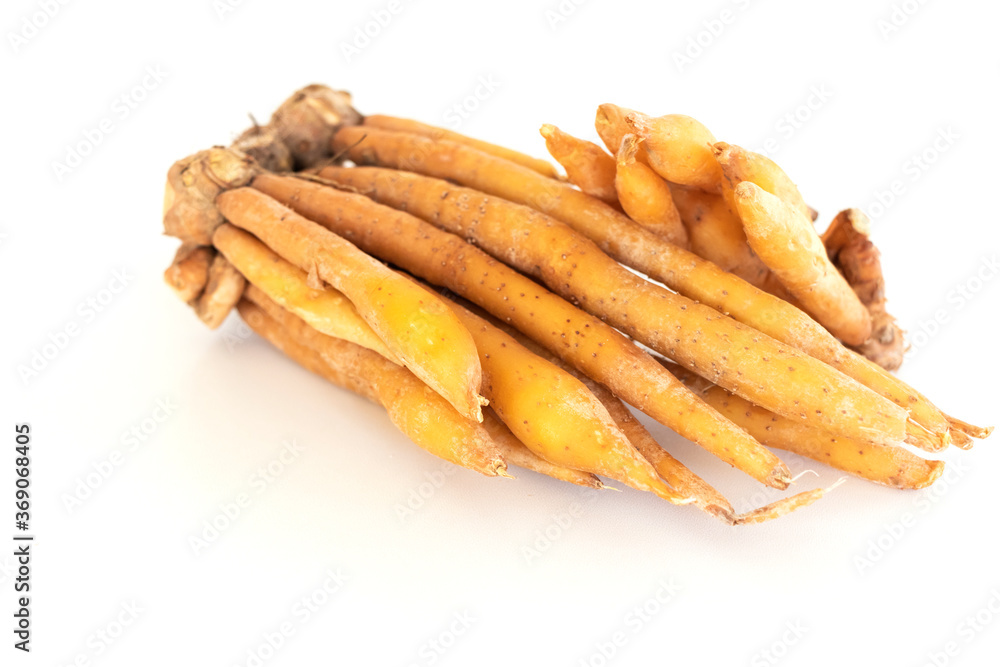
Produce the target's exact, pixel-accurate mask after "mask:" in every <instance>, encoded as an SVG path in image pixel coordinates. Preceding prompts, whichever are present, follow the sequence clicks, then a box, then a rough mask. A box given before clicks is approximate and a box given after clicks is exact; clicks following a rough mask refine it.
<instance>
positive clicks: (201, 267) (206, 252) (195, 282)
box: [163, 243, 215, 304]
mask: <svg viewBox="0 0 1000 667" xmlns="http://www.w3.org/2000/svg"><path fill="white" fill-rule="evenodd" d="M214 256H215V251H214V250H213V249H212V248H211V247H210V246H203V245H198V244H196V243H182V244H181V247H180V248H178V249H177V253H176V254H175V255H174V261H173V262H171V263H170V266H168V267H167V270H166V271H164V272H163V280H164V281H165V282H166V283H167V285H169V286H170V289H172V290H173V291H174V294H176V295H177V297H178V298H179V299H180V300H181V301H183V302H184V303H187V304H191V303H193V302H194V300H195V299H197V298H198V297H199V296H201V293H202V292H203V291H204V290H205V285H207V284H208V269H209V267H210V266H211V264H212V258H213V257H214Z"/></svg>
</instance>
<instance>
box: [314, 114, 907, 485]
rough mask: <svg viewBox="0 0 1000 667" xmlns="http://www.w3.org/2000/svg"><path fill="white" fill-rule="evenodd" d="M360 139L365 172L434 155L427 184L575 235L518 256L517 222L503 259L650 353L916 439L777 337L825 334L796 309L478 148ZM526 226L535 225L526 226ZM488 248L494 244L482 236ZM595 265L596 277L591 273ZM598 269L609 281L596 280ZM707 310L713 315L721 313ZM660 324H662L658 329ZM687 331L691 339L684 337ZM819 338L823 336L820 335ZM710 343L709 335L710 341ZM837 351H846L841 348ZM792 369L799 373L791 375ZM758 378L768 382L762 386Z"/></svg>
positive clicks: (880, 431)
mask: <svg viewBox="0 0 1000 667" xmlns="http://www.w3.org/2000/svg"><path fill="white" fill-rule="evenodd" d="M358 135H359V130H358V128H343V129H342V130H340V131H339V132H338V133H337V135H336V136H335V137H334V141H335V142H336V144H337V145H339V146H353V148H351V149H350V150H349V154H350V156H351V159H352V160H353V161H354V162H355V163H357V164H379V165H382V166H396V164H397V163H399V162H400V161H401V160H402V159H405V155H407V154H409V153H410V152H412V151H420V152H421V154H422V155H423V159H422V161H421V165H419V170H420V171H421V173H423V174H427V175H431V176H436V177H437V178H447V179H451V180H453V181H457V182H459V183H461V184H462V185H466V186H471V187H473V188H476V190H478V191H481V192H476V191H472V192H471V193H469V194H468V196H469V197H475V196H479V197H482V196H483V195H482V192H488V193H490V194H492V195H495V196H496V197H494V198H492V199H490V206H489V207H488V208H497V207H500V206H502V205H503V204H504V203H505V202H504V201H503V200H501V199H497V197H503V198H505V199H507V200H509V201H508V202H506V203H507V204H509V203H510V202H511V201H516V202H519V203H521V204H527V205H529V206H532V207H534V208H536V209H537V210H538V211H540V212H545V213H548V214H549V215H550V216H551V217H552V218H556V219H558V220H561V221H563V222H565V223H567V225H569V227H572V228H573V229H575V230H576V232H577V233H572V232H571V230H569V229H568V228H567V227H566V226H565V225H563V226H559V225H555V224H554V221H551V220H550V221H549V222H548V223H546V224H544V225H542V228H544V229H545V234H546V236H545V237H542V238H543V239H544V238H547V237H548V236H552V235H554V238H553V240H552V241H549V243H550V244H552V243H555V242H556V241H558V242H559V243H561V244H566V245H565V247H566V249H567V250H566V251H561V252H560V251H558V250H555V249H554V248H549V247H546V246H544V245H543V246H541V247H540V243H541V242H540V241H538V240H532V238H531V237H530V236H529V239H528V240H531V243H530V245H529V244H528V243H526V242H525V243H517V244H512V243H511V242H510V240H512V239H515V238H520V237H518V236H517V235H516V234H513V233H510V231H509V225H510V224H513V223H512V222H508V223H506V224H507V226H508V233H507V239H508V241H507V242H506V243H505V244H497V247H495V248H493V249H492V250H493V252H496V253H499V254H500V255H501V256H503V257H504V259H505V261H509V262H512V263H521V262H524V263H525V264H523V265H521V270H524V271H527V272H529V273H532V274H533V275H539V276H540V277H542V278H543V279H545V280H546V281H548V283H547V284H549V285H551V286H554V287H553V289H555V290H556V291H557V292H559V293H560V294H564V295H569V296H571V298H575V299H577V300H578V302H579V303H580V304H581V306H582V307H583V308H584V309H585V310H589V311H591V312H595V311H597V310H598V309H600V313H601V315H602V316H606V317H608V318H612V321H613V323H614V324H615V325H616V326H618V327H620V328H622V329H623V331H625V333H627V334H629V335H632V336H641V338H640V340H641V342H643V343H644V344H646V345H649V346H650V347H653V348H654V349H657V348H659V349H662V350H663V352H664V354H666V355H667V356H670V357H672V358H674V359H675V360H677V361H680V362H682V363H683V364H685V365H689V366H690V367H692V368H694V367H698V368H699V370H700V371H702V372H704V373H706V374H709V375H711V377H712V379H713V380H715V381H718V382H720V383H722V384H723V385H724V386H727V387H729V388H731V389H732V390H733V391H737V392H738V393H742V394H745V395H746V397H747V398H748V399H750V400H755V401H758V402H760V403H762V404H764V405H765V406H766V407H768V408H769V409H773V410H774V411H775V412H778V413H779V414H784V415H786V416H789V417H791V418H795V419H801V420H804V421H805V420H809V421H813V422H815V423H817V424H822V425H824V427H826V428H828V429H830V430H832V431H834V432H838V433H840V434H842V435H849V436H851V437H857V438H859V439H863V438H868V439H871V440H872V441H878V442H885V443H888V444H895V443H897V442H899V441H901V440H902V439H903V438H904V437H906V433H905V432H906V412H905V410H903V409H901V408H900V407H899V406H897V405H894V404H893V403H891V402H890V401H888V400H886V399H885V398H883V397H881V396H879V395H878V394H876V393H875V392H873V391H872V390H870V389H868V388H866V387H864V386H862V385H860V384H858V383H857V382H854V381H852V380H851V379H850V378H849V377H847V376H845V375H843V374H841V373H839V372H837V371H835V370H834V369H832V368H830V367H829V366H827V365H825V364H823V363H819V362H818V361H816V360H815V359H813V358H810V357H809V356H808V355H806V354H802V353H801V352H799V351H796V350H794V349H792V348H791V347H789V345H791V343H786V344H785V345H781V344H780V343H778V342H777V340H776V337H777V336H784V337H785V338H786V339H788V340H794V341H795V342H796V343H800V341H799V340H798V337H799V336H801V335H803V334H804V333H805V332H803V331H800V330H799V329H798V326H797V325H798V322H799V321H801V320H806V321H807V322H812V323H813V324H815V322H814V321H813V320H812V319H811V318H809V317H808V316H806V315H805V314H804V313H802V311H800V310H798V309H797V308H795V307H794V306H791V305H789V304H787V303H785V302H783V301H781V300H780V299H777V298H775V297H774V296H772V295H770V294H767V293H765V292H762V291H760V290H757V289H756V288H754V287H753V286H752V285H749V284H748V283H746V282H745V281H743V280H741V279H740V278H738V277H737V276H734V275H732V274H728V273H725V272H723V271H722V270H721V269H719V268H718V267H717V266H715V265H714V264H711V263H709V262H705V261H704V260H702V259H701V258H699V257H697V256H696V255H693V254H692V253H689V252H687V251H685V250H683V249H681V248H678V247H677V246H675V245H673V244H671V243H669V242H667V241H665V240H663V239H660V238H659V237H657V236H655V235H654V234H652V233H651V232H649V231H648V230H645V229H643V228H642V227H640V226H639V225H637V224H635V223H634V222H632V221H631V220H630V219H629V218H628V217H626V216H624V215H622V214H620V213H617V212H616V211H615V210H614V209H612V208H611V207H609V206H608V205H607V204H604V203H603V202H601V201H599V200H597V199H594V198H593V197H590V196H588V195H586V194H584V193H582V192H580V191H579V190H577V189H576V188H574V187H572V186H570V185H569V184H566V183H558V182H555V181H552V180H550V179H542V178H540V177H539V176H538V175H537V174H535V173H533V172H531V171H529V170H526V169H523V168H520V167H518V166H517V165H515V164H511V163H509V162H504V161H502V160H497V159H495V158H493V157H492V156H489V155H486V154H484V153H482V152H481V151H476V150H474V149H471V148H469V147H467V146H460V145H458V144H453V143H448V142H433V141H429V140H427V139H424V138H422V137H418V136H416V135H409V134H405V133H398V132H396V133H393V132H376V131H373V130H369V131H368V134H367V136H366V138H365V140H364V141H363V142H361V143H358ZM348 171H349V170H348ZM324 173H325V172H324ZM422 195H424V193H423V192H421V191H417V192H415V193H414V198H417V197H418V196H422ZM378 196H381V194H380V195H378ZM445 210H448V209H447V208H446V209H445ZM515 221H517V222H526V221H529V220H528V219H527V218H525V217H524V216H520V217H519V218H516V219H515ZM434 222H435V224H437V223H438V222H439V221H434ZM479 226H480V227H482V225H481V224H480V225H479ZM529 231H530V230H529ZM581 235H582V236H581ZM478 236H479V237H483V238H485V237H484V236H483V234H481V233H480V234H479V235H478ZM584 237H589V238H591V239H596V240H598V241H599V244H598V246H599V248H600V250H603V251H604V253H607V255H610V256H611V257H614V258H615V259H617V260H618V261H620V262H622V263H624V264H627V265H629V266H632V267H634V268H636V269H639V270H640V271H643V272H644V273H646V274H647V275H649V276H650V277H651V278H654V279H655V280H658V281H661V282H663V283H665V284H667V285H668V286H670V287H673V288H675V289H678V291H683V292H687V293H690V294H703V295H705V297H706V298H692V299H687V298H683V297H680V296H678V295H676V294H673V293H671V292H669V291H668V290H665V289H662V288H659V287H657V286H656V285H654V284H653V283H650V282H646V281H642V280H641V279H639V278H637V277H636V276H635V275H634V274H633V273H631V272H629V271H626V270H624V269H622V267H621V266H619V265H617V263H615V262H612V261H610V260H609V259H608V257H607V255H605V254H603V253H602V252H599V251H597V250H594V251H591V249H592V248H593V247H594V244H593V243H591V242H590V241H587V240H586V238H584ZM478 242H480V243H482V242H483V241H482V239H481V240H480V241H478ZM528 251H532V252H533V253H535V254H534V255H533V256H534V257H535V258H536V259H534V262H533V263H528V261H527V258H526V257H525V253H527V252H528ZM563 255H565V258H564V257H563ZM571 255H572V257H571ZM584 262H585V263H586V264H587V267H588V268H582V267H583V266H584V264H583V263H584ZM598 262H599V263H600V267H601V268H600V269H599V270H598V269H595V268H593V264H594V263H598ZM574 265H575V266H574ZM542 266H549V267H550V269H549V271H550V273H548V274H546V273H543V272H542V269H541V267H542ZM568 278H573V280H572V281H570V280H568ZM625 281H628V282H627V284H628V285H629V287H630V290H629V294H628V296H627V297H626V294H625V293H624V292H622V291H621V285H622V284H623V283H625ZM582 290H585V291H586V295H584V294H583V292H582ZM695 300H697V301H701V302H702V304H711V306H712V308H714V309H715V310H713V309H712V308H707V307H706V306H705V305H702V304H699V303H695V302H694V301H695ZM782 309H784V310H782ZM719 311H721V313H723V314H724V313H730V314H731V315H737V313H738V314H739V316H740V318H741V319H745V320H747V321H748V322H749V324H750V326H741V325H739V324H737V323H736V322H734V321H733V320H731V319H730V318H728V317H725V316H724V315H722V314H720V312H719ZM789 311H790V312H789ZM779 314H780V316H779V317H776V315H779ZM654 319H657V320H658V321H659V324H656V323H654V322H653V320H654ZM677 326H681V327H682V329H681V330H678V329H677ZM752 326H757V327H758V328H759V329H760V331H763V329H764V328H767V329H768V331H766V332H764V333H760V332H759V331H754V330H753V329H752V328H750V327H752ZM816 328H818V329H820V330H821V331H822V327H820V326H819V325H818V324H817V325H816ZM703 332H709V333H708V334H707V335H702V333H703ZM770 332H774V335H775V338H769V337H768V335H770ZM679 333H680V334H683V335H678V334H679ZM764 334H768V335H764ZM643 339H645V340H643ZM830 340H831V341H833V342H834V344H835V345H836V346H839V347H841V348H842V346H840V345H839V343H836V341H835V340H834V339H833V338H832V337H831V338H830ZM808 342H814V341H808ZM734 348H735V349H740V348H746V351H750V352H752V354H753V359H755V361H750V359H749V358H746V357H734V356H733V355H731V354H730V351H731V350H732V349H734ZM792 360H794V363H788V362H789V361H792ZM699 364H701V365H700V366H699ZM737 366H738V367H737ZM751 375H753V376H756V377H757V379H756V380H751ZM609 386H610V385H609ZM616 393H617V392H616ZM630 402H631V401H630ZM637 407H639V406H637ZM640 409H641V408H640ZM691 439H692V440H695V441H696V442H698V441H699V440H697V439H695V438H691ZM713 451H714V450H713ZM717 455H720V456H721V454H717ZM734 465H738V464H735V463H734ZM741 469H744V470H746V469H745V468H741ZM748 472H749V471H748ZM758 479H759V478H758Z"/></svg>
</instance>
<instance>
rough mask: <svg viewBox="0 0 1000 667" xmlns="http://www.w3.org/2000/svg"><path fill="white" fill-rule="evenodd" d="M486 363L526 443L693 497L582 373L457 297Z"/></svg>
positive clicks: (681, 500)
mask: <svg viewBox="0 0 1000 667" xmlns="http://www.w3.org/2000/svg"><path fill="white" fill-rule="evenodd" d="M449 303H450V305H451V307H452V310H453V311H454V312H455V314H456V315H458V317H459V318H460V319H461V320H462V323H463V324H465V326H466V327H467V328H468V329H469V331H471V332H472V335H473V337H474V338H475V340H476V348H477V349H478V350H479V359H480V361H481V363H482V365H483V394H484V395H485V396H486V398H488V399H489V401H490V406H491V407H492V408H493V410H494V412H496V414H497V416H498V417H500V420H501V421H503V423H504V424H506V425H507V427H508V428H509V429H510V430H511V432H512V433H513V434H514V435H515V436H516V437H517V439H518V440H520V441H521V442H523V443H524V444H525V446H526V447H528V449H530V450H531V451H533V452H534V453H535V454H537V455H538V456H540V457H542V458H543V459H545V460H546V461H549V462H550V463H553V464H555V465H558V466H563V467H566V468H572V469H574V470H581V471H584V472H589V473H592V474H594V475H600V476H602V477H608V478H610V479H614V480H617V481H619V482H621V483H623V484H627V485H628V486H631V487H632V488H634V489H638V490H640V491H650V492H652V493H655V494H656V495H657V496H659V497H660V498H663V499H664V500H667V501H669V502H671V503H674V504H676V505H684V504H687V503H689V502H692V500H693V499H692V498H689V497H687V496H684V495H682V494H681V493H678V492H677V491H676V490H675V489H672V488H671V487H670V486H669V485H668V484H666V483H665V482H664V481H663V480H661V479H660V477H659V475H657V473H656V470H655V469H654V468H653V466H652V465H650V463H649V462H648V461H646V460H645V459H644V458H643V457H642V456H641V455H640V454H639V452H637V451H636V450H635V448H634V447H632V444H631V443H630V442H629V441H628V439H626V437H625V434H624V433H622V432H621V430H620V429H619V428H618V427H617V426H616V425H615V423H614V420H613V419H611V415H609V414H608V411H607V409H606V408H605V407H604V406H603V405H602V404H601V402H600V401H598V400H597V399H596V398H595V397H594V395H593V394H592V393H590V390H589V389H587V387H586V386H585V385H584V384H583V383H582V382H580V381H579V380H578V379H577V378H575V377H574V376H572V375H570V374H569V373H567V372H566V371H564V370H563V369H562V368H560V367H559V366H556V365H555V364H553V363H551V362H549V361H547V360H545V359H543V358H542V357H540V356H538V355H536V354H533V353H532V352H531V351H530V350H528V349H527V348H525V347H524V346H523V345H521V344H520V343H518V342H517V341H516V340H515V339H514V338H513V337H511V336H510V335H508V334H506V333H504V332H503V331H501V330H500V329H498V328H497V327H495V326H493V325H492V324H490V323H489V322H487V321H486V320H485V319H483V318H481V317H479V316H478V315H476V314H475V313H473V312H472V311H470V310H468V309H466V308H464V307H462V306H461V305H459V304H458V303H456V302H449Z"/></svg>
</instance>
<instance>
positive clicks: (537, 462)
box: [483, 408, 607, 489]
mask: <svg viewBox="0 0 1000 667" xmlns="http://www.w3.org/2000/svg"><path fill="white" fill-rule="evenodd" d="M483 428H484V429H486V432H487V433H489V434H490V438H492V439H493V443H494V444H495V445H496V446H497V449H499V450H500V453H501V454H502V455H503V458H504V460H505V461H507V463H508V464H509V465H515V466H517V467H519V468H524V469H525V470H532V471H534V472H537V473H539V474H542V475H547V476H548V477H551V478H553V479H558V480H560V481H562V482H569V483H570V484H576V485H577V486H585V487H587V488H591V489H604V488H607V487H605V486H604V484H603V483H602V482H601V480H600V478H598V477H597V475H592V474H590V473H589V472H581V471H579V470H573V469H572V468H564V467H562V466H557V465H555V464H553V463H549V462H548V461H546V460H545V459H543V458H542V457H540V456H539V455H538V454H535V453H534V452H533V451H531V450H530V449H528V448H527V447H526V446H525V445H524V443H523V442H521V441H520V440H518V439H517V436H515V435H514V434H513V433H511V431H510V429H509V428H507V425H506V424H504V423H503V422H502V421H500V418H499V417H497V415H496V413H495V412H493V409H492V408H486V409H485V410H483Z"/></svg>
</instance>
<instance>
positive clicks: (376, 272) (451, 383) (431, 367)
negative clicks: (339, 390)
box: [216, 188, 485, 421]
mask: <svg viewBox="0 0 1000 667" xmlns="http://www.w3.org/2000/svg"><path fill="white" fill-rule="evenodd" d="M216 202H217V205H218V207H219V210H220V211H221V212H222V214H223V215H225V217H226V219H227V220H229V221H230V222H232V223H233V224H234V225H236V226H237V227H241V228H242V229H245V230H246V231H248V232H250V233H251V234H253V235H254V236H256V237H257V238H258V239H260V240H261V241H262V242H263V243H265V244H266V245H267V246H269V247H270V248H271V249H272V250H273V251H274V252H276V253H277V254H278V255H280V256H281V257H283V258H284V259H286V260H288V261H289V262H291V263H292V264H294V265H295V266H297V267H298V268H299V269H301V270H303V271H305V272H307V273H309V274H315V277H316V280H322V281H324V282H326V283H329V284H330V285H332V286H333V287H334V288H335V289H337V290H338V291H340V292H342V293H343V294H344V295H345V296H346V297H347V298H348V299H350V300H351V302H352V303H353V304H354V306H355V308H357V311H358V314H359V315H361V317H362V318H363V319H364V320H365V322H367V323H368V325H369V326H370V327H371V328H372V329H373V330H374V331H375V333H376V334H378V337H379V338H380V339H382V342H384V343H385V344H386V346H387V347H388V348H389V349H390V350H391V351H392V353H393V354H394V355H395V356H396V357H397V358H398V359H400V360H401V361H402V362H403V363H404V364H405V365H406V367H407V368H409V369H410V370H411V371H413V372H414V374H416V376H417V377H419V378H420V379H421V380H423V381H424V382H426V383H427V384H428V385H430V386H431V388H433V389H434V390H435V391H437V392H438V393H440V394H441V395H442V396H444V397H445V398H446V399H447V400H448V401H449V402H450V403H451V404H452V405H454V406H455V408H456V409H457V410H458V411H459V412H460V413H461V414H463V415H465V416H466V417H469V418H471V419H475V420H477V421H478V420H481V419H482V410H481V406H482V405H485V400H484V399H483V398H482V397H481V396H480V395H479V386H480V384H481V382H482V370H481V367H480V365H479V356H478V354H477V353H476V345H475V343H474V342H473V340H472V336H471V335H470V334H469V332H468V330H466V328H465V327H464V326H462V323H461V322H460V321H459V320H458V318H457V317H456V316H455V315H454V313H452V312H451V310H450V309H449V308H448V306H447V305H445V303H444V301H442V300H441V299H440V298H439V297H438V296H437V295H435V294H432V293H431V292H428V291H427V290H425V289H424V288H422V287H420V286H419V285H416V284H414V283H412V282H410V281H409V280H407V279H406V278H403V277H402V276H400V275H398V274H397V273H395V272H394V271H392V270H391V269H389V268H388V267H386V266H385V265H384V264H382V263H381V262H379V261H377V260H376V259H374V258H372V257H371V256H369V255H367V254H365V253H364V252H362V251H361V250H359V249H358V248H357V247H356V246H355V245H354V244H352V243H350V242H349V241H346V240H344V239H343V238H341V237H339V236H337V235H336V234H334V233H333V232H331V231H329V230H327V229H325V228H323V227H322V226H320V225H318V224H316V223H315V222H313V221H311V220H308V219H306V218H304V217H302V216H301V215H299V214H298V213H296V212H294V211H292V210H291V209H288V208H286V207H284V206H282V205H281V204H279V203H278V202H276V201H275V200H273V199H271V198H270V197H268V196H267V195H265V194H263V193H262V192H260V191H259V190H254V189H251V188H238V189H236V190H228V191H226V192H223V193H222V194H220V195H219V196H218V198H217V200H216Z"/></svg>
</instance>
